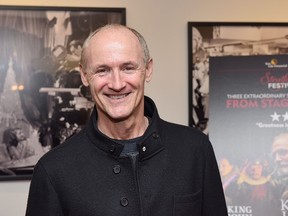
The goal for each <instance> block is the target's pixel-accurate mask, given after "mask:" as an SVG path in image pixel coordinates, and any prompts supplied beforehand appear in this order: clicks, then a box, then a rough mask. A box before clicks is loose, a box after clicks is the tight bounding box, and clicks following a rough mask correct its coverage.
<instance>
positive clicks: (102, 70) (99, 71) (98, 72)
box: [95, 68, 109, 76]
mask: <svg viewBox="0 0 288 216" xmlns="http://www.w3.org/2000/svg"><path fill="white" fill-rule="evenodd" d="M108 73H109V70H108V69H106V68H100V69H97V70H96V71H95V74H96V75H98V76H104V75H107V74H108Z"/></svg>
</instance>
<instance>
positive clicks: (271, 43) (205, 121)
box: [188, 22, 288, 134]
mask: <svg viewBox="0 0 288 216" xmlns="http://www.w3.org/2000/svg"><path fill="white" fill-rule="evenodd" d="M287 36H288V24H287V23H260V22H188V97H189V99H188V104H189V112H188V114H189V117H188V118H189V120H188V122H189V123H188V124H189V126H191V127H195V128H198V129H199V130H201V131H202V132H204V133H205V134H209V57H210V56H228V55H238V56H240V55H270V54H271V55H272V54H287V53H288V37H287Z"/></svg>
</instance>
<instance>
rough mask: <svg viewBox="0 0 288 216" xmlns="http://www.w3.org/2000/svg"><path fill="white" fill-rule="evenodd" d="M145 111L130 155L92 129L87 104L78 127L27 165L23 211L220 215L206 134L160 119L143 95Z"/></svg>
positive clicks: (83, 215)
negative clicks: (142, 131)
mask: <svg viewBox="0 0 288 216" xmlns="http://www.w3.org/2000/svg"><path fill="white" fill-rule="evenodd" d="M145 115H146V116H149V117H150V118H151V121H150V125H149V127H148V129H147V130H146V132H145V134H144V136H143V137H142V138H141V139H140V141H139V143H138V150H139V155H138V157H137V158H136V159H135V158H134V159H135V160H134V162H133V160H132V159H131V158H129V157H124V158H123V157H119V155H120V153H121V151H122V149H123V146H122V145H121V144H119V143H117V142H115V141H113V140H111V139H109V138H108V137H106V136H105V135H103V134H101V132H99V131H98V130H96V129H95V127H96V121H97V112H96V111H95V110H94V111H93V113H92V115H91V119H90V121H89V123H88V125H87V127H86V128H85V129H83V130H82V131H81V132H79V133H78V134H77V135H74V136H73V137H72V138H70V139H68V140H67V141H66V142H65V143H64V144H61V145H59V146H57V147H55V148H53V149H52V150H51V151H49V152H48V153H47V154H46V155H44V156H43V157H42V158H41V159H40V160H39V162H38V163H37V165H36V166H35V169H34V174H33V179H32V182H31V186H30V192H29V198H28V204H27V211H26V216H64V215H65V216H68V215H69V216H180V215H181V216H188V215H189V216H227V209H226V204H225V200H224V195H223V190H222V184H221V180H220V176H219V172H218V166H217V163H216V160H215V156H214V153H213V149H212V146H211V144H210V142H209V140H208V138H207V136H206V135H204V134H202V133H201V132H200V131H198V130H196V129H194V128H191V127H186V126H181V125H177V124H172V123H168V122H166V121H163V120H162V119H160V118H159V116H158V112H157V109H156V106H155V104H154V102H153V101H152V100H151V99H150V98H148V97H145Z"/></svg>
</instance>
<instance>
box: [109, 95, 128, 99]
mask: <svg viewBox="0 0 288 216" xmlns="http://www.w3.org/2000/svg"><path fill="white" fill-rule="evenodd" d="M109 97H110V98H112V99H121V98H124V97H126V95H110V96H109Z"/></svg>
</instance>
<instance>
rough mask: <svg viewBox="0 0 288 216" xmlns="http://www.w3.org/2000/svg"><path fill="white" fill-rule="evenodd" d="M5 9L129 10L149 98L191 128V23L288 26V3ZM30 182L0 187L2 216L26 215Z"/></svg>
mask: <svg viewBox="0 0 288 216" xmlns="http://www.w3.org/2000/svg"><path fill="white" fill-rule="evenodd" d="M0 5H25V6H27V5H33V6H34V5H35V6H69V7H71V6H75V7H77V6H78V7H125V8H126V10H127V25H129V26H131V27H134V28H136V29H137V30H139V31H140V32H141V33H142V34H143V35H144V36H145V38H146V40H147V42H148V45H149V47H150V50H151V54H152V56H153V58H154V64H155V68H154V77H153V80H152V82H151V83H150V84H148V86H147V89H146V94H147V95H149V96H151V97H152V98H153V99H154V100H155V101H156V103H157V105H158V109H159V112H160V115H161V116H162V118H164V119H167V120H169V121H173V122H177V123H181V124H185V125H187V124H188V80H187V76H188V57H187V55H188V47H187V40H188V38H187V22H188V21H225V22H226V21H231V22H241V21H243V22H244V21H245V22H287V21H288V15H287V7H288V2H287V0H274V1H273V2H271V1H268V0H252V1H247V0H246V1H243V0H232V1H231V0H178V1H176V0H142V1H141V0H81V1H79V0H69V1H67V0H66V1H65V0H50V1H47V0H9V1H8V0H0ZM29 183H30V182H29V181H16V182H0V209H1V210H0V211H1V213H0V214H1V216H23V215H24V214H25V205H26V200H27V195H28V189H29Z"/></svg>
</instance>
